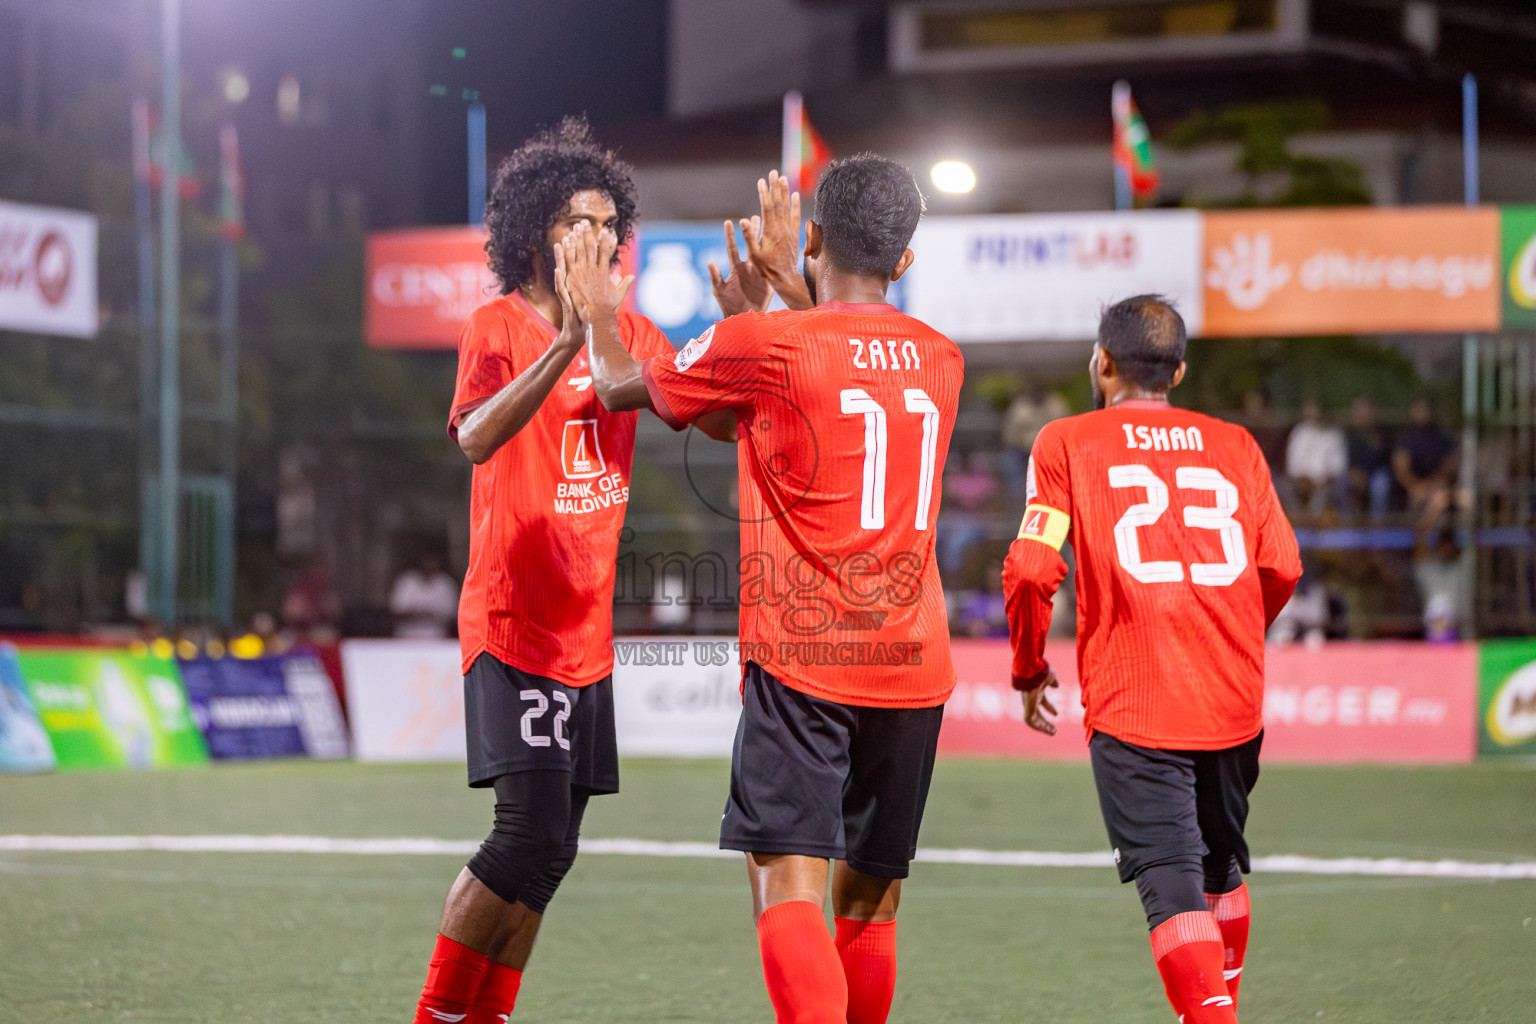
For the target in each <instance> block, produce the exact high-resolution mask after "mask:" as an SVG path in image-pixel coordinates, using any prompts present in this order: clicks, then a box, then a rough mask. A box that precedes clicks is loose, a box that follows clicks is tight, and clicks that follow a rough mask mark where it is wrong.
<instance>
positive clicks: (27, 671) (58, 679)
mask: <svg viewBox="0 0 1536 1024" xmlns="http://www.w3.org/2000/svg"><path fill="white" fill-rule="evenodd" d="M18 661H19V663H20V666H21V672H22V675H23V677H25V679H26V682H27V690H28V692H29V694H30V695H31V697H32V701H33V704H34V705H35V706H36V708H37V713H38V718H39V719H40V720H41V722H42V724H43V728H44V729H46V730H47V732H48V737H49V739H50V740H51V741H52V743H53V752H54V754H55V756H56V757H57V759H58V766H59V767H60V768H147V767H161V766H166V765H177V764H200V763H203V762H205V761H207V760H208V751H207V748H206V747H205V746H204V745H203V737H202V735H201V734H200V733H199V732H198V729H197V723H196V721H194V720H193V718H192V712H191V708H190V707H189V706H188V703H187V695H186V692H185V691H184V690H183V689H182V685H181V675H180V673H179V672H178V671H177V669H176V663H175V662H174V661H168V660H164V659H161V658H153V657H144V656H139V655H131V654H128V653H126V652H121V651H99V650H96V651H92V650H71V649H44V648H37V649H25V650H22V651H21V652H20V656H19V659H18Z"/></svg>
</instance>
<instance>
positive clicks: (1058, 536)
mask: <svg viewBox="0 0 1536 1024" xmlns="http://www.w3.org/2000/svg"><path fill="white" fill-rule="evenodd" d="M1071 525H1072V517H1071V516H1069V515H1067V514H1066V513H1065V512H1063V511H1061V509H1058V508H1051V506H1049V505H1030V506H1029V507H1028V508H1026V509H1025V510H1024V520H1023V522H1021V523H1019V537H1018V539H1019V540H1024V539H1026V538H1028V539H1029V540H1037V541H1039V542H1040V543H1041V544H1046V545H1049V546H1050V547H1052V548H1054V549H1055V550H1057V551H1060V550H1061V545H1062V542H1063V541H1065V540H1066V539H1067V528H1068V527H1069V526H1071Z"/></svg>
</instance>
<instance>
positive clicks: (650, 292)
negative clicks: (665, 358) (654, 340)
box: [633, 223, 783, 345]
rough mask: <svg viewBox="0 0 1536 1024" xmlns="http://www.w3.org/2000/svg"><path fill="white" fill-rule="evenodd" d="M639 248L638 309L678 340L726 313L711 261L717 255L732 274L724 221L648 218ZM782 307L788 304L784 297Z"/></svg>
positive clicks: (718, 263) (695, 334)
mask: <svg viewBox="0 0 1536 1024" xmlns="http://www.w3.org/2000/svg"><path fill="white" fill-rule="evenodd" d="M639 250H640V251H639V259H638V260H637V263H638V266H639V277H638V278H637V279H636V281H635V285H634V294H633V299H634V303H635V310H636V312H638V313H640V314H641V315H642V316H645V317H648V318H649V319H650V321H651V322H652V323H654V324H655V325H656V326H657V327H659V328H661V331H662V333H663V334H665V335H666V336H667V339H668V340H669V341H671V342H672V344H674V345H682V344H683V343H685V342H687V341H690V340H691V339H693V338H697V337H698V336H699V335H700V334H703V333H704V331H705V330H706V329H707V328H708V327H709V325H710V324H712V323H714V322H715V321H716V320H719V319H720V316H721V312H720V304H719V303H718V302H716V301H715V292H714V288H713V287H712V286H711V284H710V280H709V264H710V262H711V261H713V262H714V264H715V265H716V266H718V267H719V268H720V272H721V273H722V274H727V275H728V274H729V273H730V261H729V259H728V258H727V257H726V254H725V235H724V233H723V232H722V231H721V228H720V225H719V224H718V223H715V224H647V225H646V226H645V229H644V230H643V231H641V232H640V244H639ZM742 255H743V256H745V255H746V254H745V253H743V254H742ZM775 302H776V303H777V299H775ZM776 308H783V306H782V303H779V304H778V305H777V307H776Z"/></svg>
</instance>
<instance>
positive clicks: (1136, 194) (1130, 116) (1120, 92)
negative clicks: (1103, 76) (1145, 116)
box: [1110, 80, 1159, 200]
mask: <svg viewBox="0 0 1536 1024" xmlns="http://www.w3.org/2000/svg"><path fill="white" fill-rule="evenodd" d="M1110 106H1111V107H1112V109H1113V110H1114V115H1115V173H1116V174H1120V175H1124V180H1125V181H1126V182H1128V183H1129V184H1130V191H1131V196H1132V197H1133V199H1136V200H1144V199H1149V198H1151V197H1152V196H1153V195H1155V194H1156V192H1157V185H1158V181H1159V179H1158V174H1157V166H1156V164H1155V163H1154V162H1153V158H1152V135H1151V133H1150V132H1148V131H1147V122H1145V121H1143V120H1142V119H1141V111H1139V110H1137V109H1136V102H1135V101H1134V100H1132V99H1131V86H1130V83H1129V82H1126V81H1124V80H1122V81H1119V82H1116V83H1115V88H1114V92H1113V94H1112V99H1111V103H1110Z"/></svg>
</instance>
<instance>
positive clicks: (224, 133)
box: [219, 124, 245, 242]
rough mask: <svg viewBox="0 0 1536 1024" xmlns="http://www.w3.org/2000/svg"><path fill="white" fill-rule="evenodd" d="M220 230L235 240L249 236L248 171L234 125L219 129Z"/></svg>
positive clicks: (232, 240)
mask: <svg viewBox="0 0 1536 1024" xmlns="http://www.w3.org/2000/svg"><path fill="white" fill-rule="evenodd" d="M219 230H220V231H222V232H223V234H224V237H225V238H227V239H229V240H230V241H231V242H238V241H240V240H241V239H242V238H244V237H245V170H244V168H242V167H241V165H240V139H239V136H237V135H236V134H235V126H234V125H232V124H226V125H225V126H224V127H223V128H221V129H219Z"/></svg>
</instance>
